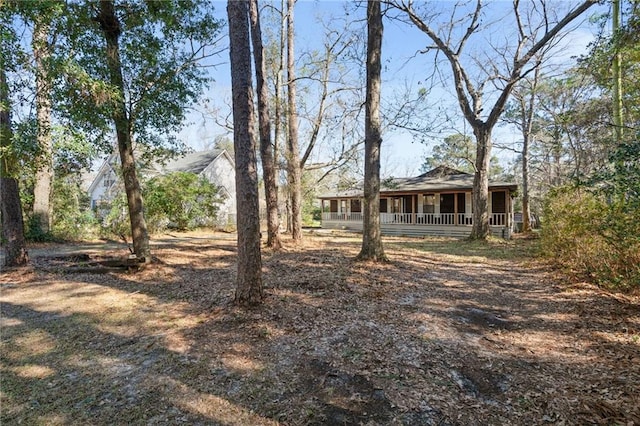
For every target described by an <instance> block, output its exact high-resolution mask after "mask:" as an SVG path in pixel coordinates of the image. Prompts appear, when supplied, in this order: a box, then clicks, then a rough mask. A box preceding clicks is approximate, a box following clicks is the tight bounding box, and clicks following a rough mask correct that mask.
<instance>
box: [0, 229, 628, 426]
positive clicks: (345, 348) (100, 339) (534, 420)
mask: <svg viewBox="0 0 640 426" xmlns="http://www.w3.org/2000/svg"><path fill="white" fill-rule="evenodd" d="M305 238H306V240H305V242H304V243H303V244H302V245H301V246H299V247H295V248H292V247H291V245H290V244H288V248H287V249H286V250H284V251H281V252H278V253H271V252H269V251H265V252H264V254H263V264H264V280H265V287H266V292H265V293H266V299H265V302H264V305H263V306H262V307H261V308H258V309H253V310H243V309H240V308H236V307H234V306H233V305H232V304H231V303H230V302H231V300H232V299H233V292H234V276H235V253H236V247H235V236H234V235H231V234H211V235H208V236H207V235H204V236H203V235H200V236H198V237H185V236H182V237H180V238H173V237H169V236H165V237H163V238H162V239H158V240H155V245H154V254H155V256H157V258H158V261H159V262H158V263H157V264H156V265H154V266H152V267H150V268H148V269H146V270H144V271H142V272H138V273H127V272H110V271H108V270H98V273H91V272H89V271H90V270H91V267H92V266H93V265H95V264H96V261H99V260H100V259H103V258H105V257H109V256H124V255H126V249H125V248H123V247H117V246H114V245H107V246H105V245H87V244H84V245H77V246H68V245H67V246H45V247H39V248H36V249H32V250H31V256H32V265H31V266H30V267H27V268H22V269H14V270H6V271H3V272H2V274H1V275H0V285H1V296H0V299H1V301H2V317H1V326H2V337H1V338H2V341H1V346H0V363H1V364H0V368H1V369H2V371H1V380H2V382H1V388H0V391H1V394H0V396H1V398H2V400H1V401H0V403H1V417H0V423H1V424H3V425H4V424H7V425H8V424H42V425H56V424H59V425H75V424H83V425H84V424H86V425H111V424H149V425H154V424H162V425H166V424H172V425H173V424H188V425H198V424H201V425H216V424H220V425H263V424H264V425H275V424H283V425H306V424H331V425H341V424H347V425H358V424H363V425H376V424H379V425H488V424H495V425H508V424H516V425H532V424H567V425H568V424H620V425H634V424H635V425H639V424H640V297H639V296H638V295H620V294H610V293H606V292H604V291H601V290H599V289H597V288H594V287H592V286H589V285H587V284H566V283H564V284H563V283H562V282H561V281H560V278H561V277H559V276H558V275H557V273H555V272H553V271H550V270H549V269H548V268H547V267H545V265H544V264H543V263H542V262H540V261H538V260H536V259H535V258H533V257H532V255H531V253H532V252H533V251H534V250H533V246H534V245H535V242H532V241H527V240H516V241H511V242H502V241H492V242H490V243H488V244H481V243H468V242H460V241H455V240H445V239H425V240H422V239H402V238H388V239H385V247H386V251H387V254H388V255H389V257H390V259H391V262H390V263H387V264H373V263H358V262H355V261H354V260H353V259H354V257H355V255H356V254H357V252H358V250H359V245H360V237H359V236H358V235H351V234H339V233H327V234H310V235H305ZM287 242H288V241H287ZM78 253H80V255H78Z"/></svg>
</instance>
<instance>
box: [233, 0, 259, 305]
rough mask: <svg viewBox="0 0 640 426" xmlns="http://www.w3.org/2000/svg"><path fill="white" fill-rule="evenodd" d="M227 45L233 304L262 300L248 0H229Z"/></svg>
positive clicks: (250, 303)
mask: <svg viewBox="0 0 640 426" xmlns="http://www.w3.org/2000/svg"><path fill="white" fill-rule="evenodd" d="M227 15H228V18H229V45H230V50H229V51H230V53H229V54H230V58H231V93H232V97H233V145H234V148H235V160H236V200H237V202H236V206H237V207H236V208H237V224H238V274H237V281H236V296H235V300H236V303H238V304H240V305H255V304H258V303H260V302H261V301H262V259H261V256H260V214H259V202H258V200H259V195H258V172H257V159H256V137H255V122H254V111H253V90H252V83H251V46H250V42H249V0H242V1H240V0H229V1H228V2H227Z"/></svg>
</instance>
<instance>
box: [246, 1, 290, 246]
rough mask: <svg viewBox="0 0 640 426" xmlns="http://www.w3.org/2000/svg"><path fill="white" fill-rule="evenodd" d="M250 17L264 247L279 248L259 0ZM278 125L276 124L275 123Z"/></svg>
mask: <svg viewBox="0 0 640 426" xmlns="http://www.w3.org/2000/svg"><path fill="white" fill-rule="evenodd" d="M249 15H250V19H251V41H252V42H253V61H254V63H255V73H256V89H257V92H258V128H259V130H260V158H261V160H262V178H263V181H264V194H265V201H266V205H267V247H271V248H273V249H274V250H279V249H280V248H281V247H282V243H281V242H280V231H279V228H280V220H279V217H278V184H277V181H276V167H275V161H274V157H273V145H272V144H271V118H270V117H269V102H268V99H269V93H268V91H267V85H266V84H265V80H264V76H265V74H266V66H265V63H264V56H263V54H264V49H263V46H262V31H261V29H260V11H259V9H258V0H251V1H250V5H249ZM276 125H277V124H276Z"/></svg>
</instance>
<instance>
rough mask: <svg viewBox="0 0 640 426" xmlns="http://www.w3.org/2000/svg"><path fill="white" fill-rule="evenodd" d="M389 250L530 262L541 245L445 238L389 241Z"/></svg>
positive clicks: (529, 242)
mask: <svg viewBox="0 0 640 426" xmlns="http://www.w3.org/2000/svg"><path fill="white" fill-rule="evenodd" d="M385 247H389V248H395V249H413V250H417V251H420V252H425V253H432V254H445V255H450V256H459V257H464V258H468V259H469V258H478V261H483V260H484V259H491V260H513V261H519V260H526V259H530V258H534V257H537V256H538V253H539V244H538V240H536V239H520V238H517V239H513V240H503V239H500V238H489V239H488V240H487V241H481V240H467V239H454V238H441V237H425V238H424V239H415V240H409V239H405V240H404V241H386V242H385Z"/></svg>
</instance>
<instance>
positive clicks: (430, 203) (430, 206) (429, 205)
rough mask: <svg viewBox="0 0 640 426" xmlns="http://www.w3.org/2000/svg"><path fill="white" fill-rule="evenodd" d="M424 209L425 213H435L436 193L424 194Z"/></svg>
mask: <svg viewBox="0 0 640 426" xmlns="http://www.w3.org/2000/svg"><path fill="white" fill-rule="evenodd" d="M423 197H424V198H423V203H422V204H423V205H424V207H423V211H424V212H425V213H435V211H436V196H435V194H426V195H423Z"/></svg>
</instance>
